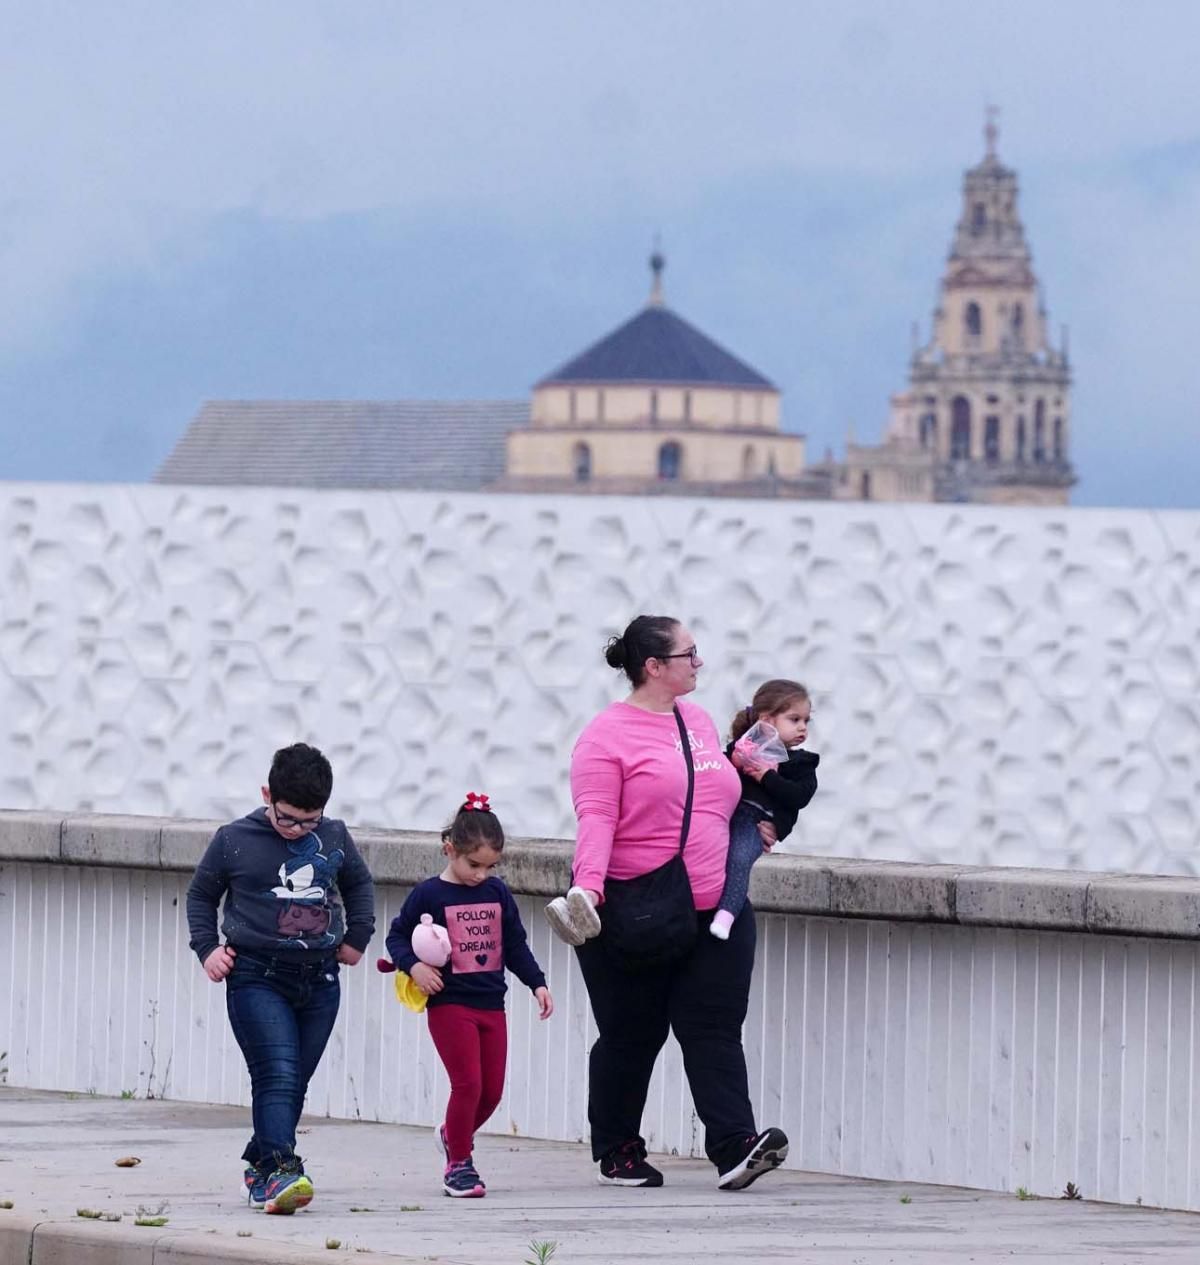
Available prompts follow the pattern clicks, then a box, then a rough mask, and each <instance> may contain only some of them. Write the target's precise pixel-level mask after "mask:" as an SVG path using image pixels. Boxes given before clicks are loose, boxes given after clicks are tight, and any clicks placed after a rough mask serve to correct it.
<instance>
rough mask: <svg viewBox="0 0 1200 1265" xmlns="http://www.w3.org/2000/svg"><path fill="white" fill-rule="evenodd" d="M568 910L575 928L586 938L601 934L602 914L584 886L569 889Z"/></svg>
mask: <svg viewBox="0 0 1200 1265" xmlns="http://www.w3.org/2000/svg"><path fill="white" fill-rule="evenodd" d="M567 910H568V912H569V913H570V915H571V922H572V924H573V925H574V927H575V930H576V931H578V932H579V934H580V935H581V936H583V938H584V939H585V940H591V939H593V938H594V937H595V936H598V935H599V934H600V915H599V914H598V913H597V912H596V907H595V905H593V904H592V902H591V901H590V900H589V899H588V894H587V892H585V891H584V890H583V888H582V887H572V888H570V889H569V890H568V892H567Z"/></svg>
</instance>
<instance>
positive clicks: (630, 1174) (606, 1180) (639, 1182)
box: [600, 1142, 663, 1186]
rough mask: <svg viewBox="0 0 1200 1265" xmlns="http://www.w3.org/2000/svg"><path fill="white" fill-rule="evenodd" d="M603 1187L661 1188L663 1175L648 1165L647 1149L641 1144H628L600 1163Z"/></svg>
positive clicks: (610, 1153) (612, 1152) (618, 1148)
mask: <svg viewBox="0 0 1200 1265" xmlns="http://www.w3.org/2000/svg"><path fill="white" fill-rule="evenodd" d="M600 1184H601V1185H603V1186H661V1185H662V1184H663V1175H662V1173H660V1172H659V1171H658V1169H656V1168H655V1167H654V1165H653V1164H647V1163H646V1148H645V1147H644V1146H643V1145H642V1144H641V1143H640V1142H626V1143H625V1144H624V1146H619V1147H617V1148H616V1150H614V1151H609V1153H608V1154H607V1155H606V1156H605V1157H604V1158H603V1159H602V1160H601V1161H600Z"/></svg>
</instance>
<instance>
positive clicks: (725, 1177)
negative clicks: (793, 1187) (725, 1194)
mask: <svg viewBox="0 0 1200 1265" xmlns="http://www.w3.org/2000/svg"><path fill="white" fill-rule="evenodd" d="M787 1153H788V1140H787V1137H786V1136H785V1135H784V1133H783V1131H782V1130H780V1129H768V1130H767V1131H766V1132H765V1133H763V1134H762V1136H761V1137H760V1138H759V1139H758V1141H757V1142H756V1144H755V1146H754V1148H753V1149H752V1150H751V1152H750V1154H749V1155H747V1156H746V1158H745V1159H744V1160H742V1162H741V1163H740V1164H738V1165H737V1166H736V1167H735V1168H731V1169H730V1170H729V1172H728V1173H722V1174H721V1176H720V1177H718V1178H717V1189H718V1190H745V1189H746V1187H747V1186H749V1185H750V1183H751V1182H753V1181H756V1180H757V1179H758V1178H760V1177H761V1176H762V1175H763V1174H764V1173H769V1172H770V1171H771V1170H772V1169H773V1168H778V1167H779V1166H780V1164H782V1163H783V1161H784V1160H786V1159H787Z"/></svg>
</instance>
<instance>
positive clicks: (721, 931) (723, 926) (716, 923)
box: [708, 909, 733, 940]
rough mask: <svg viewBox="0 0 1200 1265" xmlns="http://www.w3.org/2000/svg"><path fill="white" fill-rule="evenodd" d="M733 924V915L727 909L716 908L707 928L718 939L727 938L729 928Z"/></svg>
mask: <svg viewBox="0 0 1200 1265" xmlns="http://www.w3.org/2000/svg"><path fill="white" fill-rule="evenodd" d="M732 926H733V915H732V914H731V913H730V912H729V910H728V909H718V910H717V912H716V913H715V914H713V920H712V922H711V923H709V926H708V929H709V931H710V932H711V934H712V935H714V936H716V937H717V939H718V940H728V939H729V929H730V927H732Z"/></svg>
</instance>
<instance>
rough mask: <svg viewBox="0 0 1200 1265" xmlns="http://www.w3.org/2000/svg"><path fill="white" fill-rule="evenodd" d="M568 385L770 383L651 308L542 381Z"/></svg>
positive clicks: (679, 321)
mask: <svg viewBox="0 0 1200 1265" xmlns="http://www.w3.org/2000/svg"><path fill="white" fill-rule="evenodd" d="M560 382H563V383H566V382H683V383H692V384H701V383H704V384H707V383H712V384H714V385H720V386H742V387H758V388H760V389H766V390H774V389H775V387H774V385H773V384H772V383H771V382H769V381H768V380H767V379H766V378H764V377H763V376H762V374H761V373H759V372H758V371H757V370H755V369H751V368H750V366H749V365H748V364H746V363H745V362H744V361H742V360H739V359H738V358H737V357H736V356H734V355H732V354H731V353H729V352H727V351H726V350H725V348H724V347H719V346H718V345H717V344H716V343H714V342H713V341H712V339H711V338H709V337H708V336H707V335H706V334H702V333H701V332H700V331H699V330H698V329H697V328H696V327H695V326H694V325H689V324H688V323H687V321H685V320H684V319H683V318H682V317H681V316H676V315H675V313H674V312H672V311H671V310H670V309H669V308H665V307H659V306H655V305H650V306H648V307H645V308H643V309H642V310H641V311H640V312H639V313H638V314H637V315H636V316H635V317H633V318H632V319H631V320H628V321H626V322H625V324H624V325H622V326H620V327H619V328H617V329H615V330H613V332H612V333H611V334H609V335H608V336H607V337H605V338H602V339H601V340H600V341H599V342H598V343H595V344H593V345H592V346H591V347H589V348H588V349H587V351H585V352H583V353H582V354H580V355H578V356H576V357H575V359H574V360H569V361H567V363H566V364H565V365H563V366H562V367H561V368H559V369H556V370H555V371H554V372H553V373H551V374H549V375H548V376H547V377H545V378H543V379H542V380H541V382H539V383H538V386H549V385H551V384H554V383H560Z"/></svg>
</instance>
